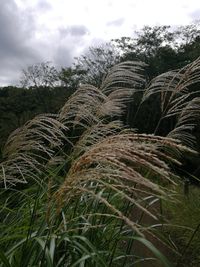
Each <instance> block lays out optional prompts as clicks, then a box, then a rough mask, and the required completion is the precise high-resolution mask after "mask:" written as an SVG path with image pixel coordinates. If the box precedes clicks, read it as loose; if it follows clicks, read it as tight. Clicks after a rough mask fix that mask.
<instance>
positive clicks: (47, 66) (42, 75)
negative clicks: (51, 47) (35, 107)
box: [20, 62, 59, 88]
mask: <svg viewBox="0 0 200 267" xmlns="http://www.w3.org/2000/svg"><path fill="white" fill-rule="evenodd" d="M20 84H21V85H22V87H25V88H27V87H37V88H38V87H54V86H57V85H59V72H58V71H57V70H56V68H55V67H54V66H52V65H51V63H50V62H42V63H38V64H34V65H30V66H28V67H27V69H23V70H22V76H21V80H20Z"/></svg>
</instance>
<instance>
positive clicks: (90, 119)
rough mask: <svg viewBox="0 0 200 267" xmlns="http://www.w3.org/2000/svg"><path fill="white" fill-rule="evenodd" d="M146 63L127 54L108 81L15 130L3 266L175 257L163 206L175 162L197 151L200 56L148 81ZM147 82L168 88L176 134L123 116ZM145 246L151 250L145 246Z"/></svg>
mask: <svg viewBox="0 0 200 267" xmlns="http://www.w3.org/2000/svg"><path fill="white" fill-rule="evenodd" d="M144 67H145V65H144V64H143V63H140V62H126V63H120V64H119V65H117V66H115V67H113V68H112V69H111V70H110V71H109V72H108V74H107V75H106V76H105V78H104V80H103V81H102V85H101V86H100V88H96V87H94V86H90V85H82V86H80V88H79V89H77V91H76V92H75V93H74V94H73V95H72V96H71V97H70V99H69V100H68V101H67V102H66V104H65V105H64V107H63V108H62V109H61V110H60V112H59V113H58V114H44V115H39V116H37V117H36V118H34V119H33V120H31V121H29V122H27V123H26V124H25V125H24V126H23V127H22V128H20V129H18V130H16V131H15V132H13V133H12V134H11V135H10V136H9V138H8V140H7V143H6V145H5V147H4V149H3V161H2V162H1V164H0V169H1V171H0V183H1V203H2V204H1V222H0V228H1V231H0V240H1V241H0V242H1V252H0V259H1V261H2V264H1V266H20V267H22V266H80V267H81V266H91V267H92V266H141V265H142V266H143V265H144V264H149V265H148V266H153V264H154V262H156V261H157V262H160V264H161V266H172V265H171V264H170V263H169V261H168V260H167V259H166V257H165V256H164V255H163V254H162V253H161V252H160V251H159V249H157V248H156V246H155V244H153V243H154V241H155V240H157V241H156V242H160V243H161V244H162V245H165V246H166V247H168V246H169V243H167V241H166V240H164V239H162V237H161V236H159V235H156V230H155V229H156V228H157V227H158V228H161V227H162V220H161V219H160V218H161V217H160V216H161V215H160V214H159V209H158V208H157V209H156V211H154V209H153V207H154V204H155V203H157V201H158V200H161V199H167V200H169V199H173V194H174V189H175V186H176V184H177V183H178V179H179V178H178V176H177V175H175V174H174V173H173V170H172V166H173V165H174V164H175V165H181V157H182V155H183V153H187V154H188V153H189V154H191V153H195V152H194V150H192V149H193V148H194V146H192V147H190V148H188V146H185V145H190V144H194V140H193V136H192V134H191V132H188V129H189V128H190V127H194V125H195V118H196V117H198V112H199V111H198V105H199V100H198V99H197V98H195V99H193V98H192V99H190V96H192V95H193V94H192V93H191V94H190V95H189V93H185V91H186V90H185V89H186V87H187V86H189V83H191V84H193V83H195V78H196V80H197V81H198V79H199V75H198V71H199V60H197V61H196V62H194V63H192V64H191V65H189V66H187V67H185V68H184V69H182V70H179V71H176V72H172V73H168V74H165V75H163V76H161V78H159V77H158V78H157V80H156V79H155V81H153V83H152V85H150V87H148V88H147V89H146V90H144V86H145V76H144ZM191 69H192V70H191ZM191 73H192V74H191ZM186 74H187V75H188V76H187V75H186ZM181 75H183V76H184V79H183V78H180V76H181ZM163 77H164V80H163ZM181 77H182V76H181ZM166 82H168V84H169V85H168V86H167V87H166V86H165V85H166ZM162 88H164V89H162ZM142 90H144V98H143V101H145V98H147V97H148V95H152V94H155V93H158V94H160V96H161V100H162V101H161V105H162V106H163V107H165V108H164V109H163V115H162V118H161V120H162V119H163V118H164V117H166V116H169V115H170V116H171V115H172V113H173V114H175V115H176V117H177V123H176V125H175V128H174V129H173V130H172V131H171V132H170V133H169V135H168V137H161V136H156V135H148V134H145V133H144V134H138V133H137V132H136V131H135V130H133V129H129V128H128V126H125V125H123V123H122V116H123V114H124V111H125V109H126V107H127V103H128V102H129V101H130V98H134V94H135V93H136V92H138V91H142ZM163 95H165V97H164V96H163ZM163 99H164V100H163ZM189 99H190V100H189ZM166 101H168V102H166ZM183 102H184V104H183ZM169 107H171V109H170V108H169ZM172 107H173V108H172ZM173 109H174V111H173ZM188 110H189V111H190V114H189V113H188ZM172 111H173V112H172ZM184 112H185V113H184ZM159 124H160V122H159V123H158V126H157V128H158V127H159ZM188 127H189V128H188ZM155 132H156V131H155ZM186 141H187V142H186ZM168 185H170V186H168ZM168 188H170V189H168ZM144 217H146V218H148V219H147V220H146V221H147V222H145V221H144V220H143V219H144ZM148 222H151V223H150V224H149V223H148ZM156 242H155V243H156ZM138 244H140V245H138ZM142 246H144V247H146V249H147V250H148V251H150V253H149V254H148V253H144V254H143V255H141V253H139V252H138V247H142ZM144 251H145V250H144Z"/></svg>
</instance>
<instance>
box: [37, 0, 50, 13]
mask: <svg viewBox="0 0 200 267" xmlns="http://www.w3.org/2000/svg"><path fill="white" fill-rule="evenodd" d="M37 8H38V9H40V10H42V11H43V12H46V11H49V10H51V9H52V6H51V4H50V3H49V2H47V1H45V0H40V1H39V2H38V3H37Z"/></svg>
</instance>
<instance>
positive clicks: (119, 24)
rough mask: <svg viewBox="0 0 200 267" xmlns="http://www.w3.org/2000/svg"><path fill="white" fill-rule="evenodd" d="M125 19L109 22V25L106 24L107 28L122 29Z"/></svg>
mask: <svg viewBox="0 0 200 267" xmlns="http://www.w3.org/2000/svg"><path fill="white" fill-rule="evenodd" d="M124 21H125V19H124V18H119V19H116V20H112V21H109V22H108V23H106V25H107V26H114V27H120V26H122V25H123V23H124Z"/></svg>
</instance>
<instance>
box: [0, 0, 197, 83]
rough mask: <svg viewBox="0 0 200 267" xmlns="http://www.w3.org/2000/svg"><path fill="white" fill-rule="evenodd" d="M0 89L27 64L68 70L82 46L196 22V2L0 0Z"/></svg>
mask: <svg viewBox="0 0 200 267" xmlns="http://www.w3.org/2000/svg"><path fill="white" fill-rule="evenodd" d="M0 4H1V5H0V62H1V64H0V86H4V85H8V84H16V83H17V82H18V80H19V76H20V71H21V69H22V68H26V66H27V65H30V64H34V63H40V62H46V61H51V62H53V64H54V65H55V66H61V65H62V66H70V65H71V64H72V62H73V58H74V57H75V56H79V55H80V54H81V53H83V52H84V51H85V50H86V49H87V47H89V46H91V45H98V44H101V43H102V42H104V41H109V40H110V39H112V38H118V37H121V36H133V32H134V31H135V30H138V29H140V28H141V27H142V26H144V25H151V26H153V25H163V24H164V25H186V24H190V23H191V22H192V21H194V20H196V19H200V1H199V0H167V1H161V0H0Z"/></svg>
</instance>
